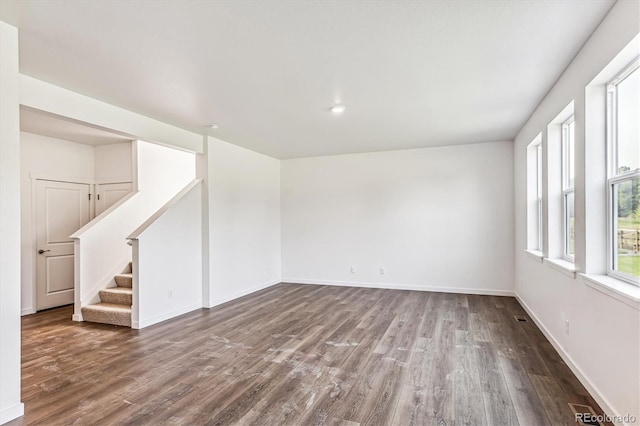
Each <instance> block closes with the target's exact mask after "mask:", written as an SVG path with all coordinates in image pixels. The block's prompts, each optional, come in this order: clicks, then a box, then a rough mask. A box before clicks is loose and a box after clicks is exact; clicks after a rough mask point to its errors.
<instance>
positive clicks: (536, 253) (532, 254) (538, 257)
mask: <svg viewBox="0 0 640 426" xmlns="http://www.w3.org/2000/svg"><path fill="white" fill-rule="evenodd" d="M524 252H525V253H527V254H528V255H529V257H530V258H532V259H535V260H537V261H538V262H540V263H542V259H544V256H543V255H542V252H541V251H538V250H529V249H526V250H525V251H524Z"/></svg>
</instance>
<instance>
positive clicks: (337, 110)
mask: <svg viewBox="0 0 640 426" xmlns="http://www.w3.org/2000/svg"><path fill="white" fill-rule="evenodd" d="M345 109H347V107H346V106H344V105H334V106H333V107H331V112H332V113H334V114H342V113H343V112H344V110H345Z"/></svg>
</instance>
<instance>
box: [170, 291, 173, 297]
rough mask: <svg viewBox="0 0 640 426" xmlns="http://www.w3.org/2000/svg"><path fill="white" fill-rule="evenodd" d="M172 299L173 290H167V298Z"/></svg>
mask: <svg viewBox="0 0 640 426" xmlns="http://www.w3.org/2000/svg"><path fill="white" fill-rule="evenodd" d="M171 297H173V290H169V298H171Z"/></svg>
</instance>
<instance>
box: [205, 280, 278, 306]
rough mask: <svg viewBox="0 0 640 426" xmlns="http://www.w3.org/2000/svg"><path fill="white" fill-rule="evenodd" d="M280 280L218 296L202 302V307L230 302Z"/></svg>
mask: <svg viewBox="0 0 640 426" xmlns="http://www.w3.org/2000/svg"><path fill="white" fill-rule="evenodd" d="M281 282H282V281H281V280H279V279H278V280H271V281H267V282H264V283H261V284H258V285H256V286H253V287H250V288H248V289H245V290H241V291H237V292H235V293H233V294H231V295H229V296H225V297H219V298H217V299H212V300H210V301H209V302H208V303H207V302H205V303H203V307H204V308H213V307H214V306H218V305H222V304H223V303H227V302H231V301H232V300H235V299H238V298H240V297H243V296H246V295H247V294H251V293H255V292H256V291H260V290H264V289H265V288H268V287H271V286H272V285H276V284H280V283H281Z"/></svg>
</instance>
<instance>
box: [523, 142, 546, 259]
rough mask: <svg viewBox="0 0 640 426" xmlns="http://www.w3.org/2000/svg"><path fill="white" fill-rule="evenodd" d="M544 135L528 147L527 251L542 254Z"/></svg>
mask: <svg viewBox="0 0 640 426" xmlns="http://www.w3.org/2000/svg"><path fill="white" fill-rule="evenodd" d="M542 161H543V159H542V135H541V134H539V135H538V136H536V138H535V139H534V140H533V142H531V143H530V144H529V145H528V146H527V203H528V205H527V224H528V229H527V249H528V250H532V251H539V252H542Z"/></svg>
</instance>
